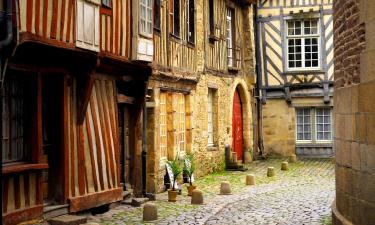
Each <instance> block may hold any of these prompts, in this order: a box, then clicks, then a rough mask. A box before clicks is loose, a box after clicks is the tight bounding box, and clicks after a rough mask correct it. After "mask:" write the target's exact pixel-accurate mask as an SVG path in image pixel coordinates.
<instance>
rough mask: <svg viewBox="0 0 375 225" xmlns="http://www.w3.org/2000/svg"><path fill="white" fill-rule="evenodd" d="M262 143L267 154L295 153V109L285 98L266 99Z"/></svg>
mask: <svg viewBox="0 0 375 225" xmlns="http://www.w3.org/2000/svg"><path fill="white" fill-rule="evenodd" d="M262 113H263V144H264V150H265V153H266V154H267V155H269V156H290V155H293V154H295V146H296V145H295V126H296V125H295V110H294V107H292V106H291V105H288V104H287V102H286V101H285V99H268V100H267V104H265V105H264V106H263V112H262Z"/></svg>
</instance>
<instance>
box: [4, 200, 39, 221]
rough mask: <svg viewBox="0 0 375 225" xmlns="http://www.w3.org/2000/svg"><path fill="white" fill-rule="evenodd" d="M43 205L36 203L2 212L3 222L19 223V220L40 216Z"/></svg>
mask: <svg viewBox="0 0 375 225" xmlns="http://www.w3.org/2000/svg"><path fill="white" fill-rule="evenodd" d="M42 213H43V205H36V206H33V207H29V208H23V209H19V210H15V211H12V212H10V213H5V214H3V220H2V222H3V224H19V223H21V222H24V221H27V220H32V219H37V218H40V217H41V216H42Z"/></svg>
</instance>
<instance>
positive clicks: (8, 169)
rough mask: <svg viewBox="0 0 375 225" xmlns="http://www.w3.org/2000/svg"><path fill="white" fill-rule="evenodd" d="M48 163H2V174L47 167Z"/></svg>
mask: <svg viewBox="0 0 375 225" xmlns="http://www.w3.org/2000/svg"><path fill="white" fill-rule="evenodd" d="M47 168H48V164H46V163H39V164H13V165H9V166H7V165H3V168H2V174H12V173H21V172H24V171H29V170H42V169H47Z"/></svg>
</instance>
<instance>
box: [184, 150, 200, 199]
mask: <svg viewBox="0 0 375 225" xmlns="http://www.w3.org/2000/svg"><path fill="white" fill-rule="evenodd" d="M194 171H195V160H194V155H193V154H187V155H186V156H185V160H184V172H185V174H186V176H188V178H189V186H188V187H187V189H188V196H191V195H192V193H193V190H194V189H195V188H196V187H197V186H195V185H193V173H194Z"/></svg>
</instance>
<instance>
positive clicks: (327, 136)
mask: <svg viewBox="0 0 375 225" xmlns="http://www.w3.org/2000/svg"><path fill="white" fill-rule="evenodd" d="M315 112H316V140H317V141H331V140H332V122H331V121H332V116H331V110H330V109H329V108H317V109H316V111H315Z"/></svg>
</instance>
